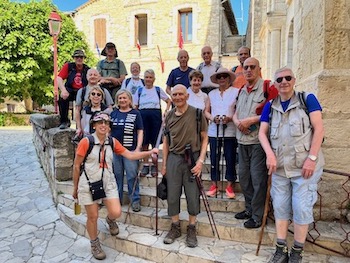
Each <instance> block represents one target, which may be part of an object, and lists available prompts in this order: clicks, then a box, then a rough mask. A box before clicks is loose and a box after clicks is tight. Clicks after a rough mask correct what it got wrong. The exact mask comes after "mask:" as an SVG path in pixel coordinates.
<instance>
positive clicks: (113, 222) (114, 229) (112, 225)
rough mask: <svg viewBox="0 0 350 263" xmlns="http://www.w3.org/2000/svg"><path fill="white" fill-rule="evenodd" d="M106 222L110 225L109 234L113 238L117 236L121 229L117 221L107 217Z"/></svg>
mask: <svg viewBox="0 0 350 263" xmlns="http://www.w3.org/2000/svg"><path fill="white" fill-rule="evenodd" d="M106 222H107V224H108V225H109V232H110V233H111V235H112V236H116V235H118V234H119V227H118V225H117V220H116V219H114V220H110V219H109V218H108V216H107V217H106Z"/></svg>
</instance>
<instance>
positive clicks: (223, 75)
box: [216, 74, 228, 79]
mask: <svg viewBox="0 0 350 263" xmlns="http://www.w3.org/2000/svg"><path fill="white" fill-rule="evenodd" d="M222 78H224V79H226V78H228V74H217V75H216V79H222Z"/></svg>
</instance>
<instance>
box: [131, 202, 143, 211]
mask: <svg viewBox="0 0 350 263" xmlns="http://www.w3.org/2000/svg"><path fill="white" fill-rule="evenodd" d="M131 208H132V211H134V212H140V211H141V205H140V203H139V202H135V203H132V205H131Z"/></svg>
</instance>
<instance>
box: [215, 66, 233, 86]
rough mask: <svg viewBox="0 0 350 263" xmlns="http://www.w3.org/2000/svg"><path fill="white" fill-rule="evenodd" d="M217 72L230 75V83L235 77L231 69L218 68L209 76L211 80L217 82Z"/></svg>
mask: <svg viewBox="0 0 350 263" xmlns="http://www.w3.org/2000/svg"><path fill="white" fill-rule="evenodd" d="M219 74H227V75H229V77H230V84H232V83H233V82H234V81H235V79H236V75H235V73H233V72H232V71H230V70H228V69H227V68H219V69H218V70H217V71H216V72H215V73H214V74H213V75H211V76H210V80H211V82H213V83H215V84H218V80H217V79H216V76H217V75H219Z"/></svg>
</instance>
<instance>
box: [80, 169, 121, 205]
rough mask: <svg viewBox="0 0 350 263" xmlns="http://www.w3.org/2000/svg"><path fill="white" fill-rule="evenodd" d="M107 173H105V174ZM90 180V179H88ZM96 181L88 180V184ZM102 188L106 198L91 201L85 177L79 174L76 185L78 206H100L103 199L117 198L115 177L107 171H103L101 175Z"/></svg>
mask: <svg viewBox="0 0 350 263" xmlns="http://www.w3.org/2000/svg"><path fill="white" fill-rule="evenodd" d="M106 171H107V172H106ZM89 180H90V178H89ZM95 181H98V180H94V181H92V180H90V182H95ZM103 188H104V190H105V193H106V197H105V198H103V199H98V200H95V201H93V200H92V196H91V192H90V188H89V184H88V182H87V180H86V176H85V174H84V173H82V174H81V176H80V179H79V184H78V200H79V204H80V205H92V204H101V203H102V200H104V199H112V198H118V199H119V194H118V188H117V182H116V181H115V177H114V174H113V173H110V172H108V170H105V172H104V174H103Z"/></svg>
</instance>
